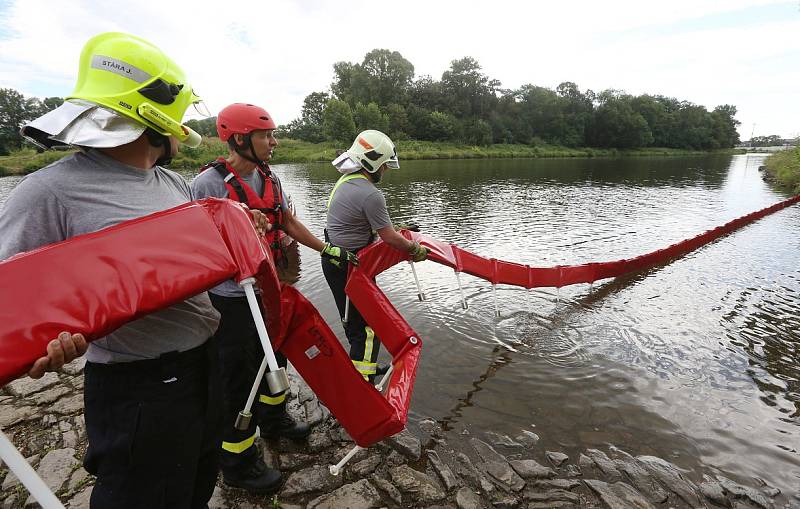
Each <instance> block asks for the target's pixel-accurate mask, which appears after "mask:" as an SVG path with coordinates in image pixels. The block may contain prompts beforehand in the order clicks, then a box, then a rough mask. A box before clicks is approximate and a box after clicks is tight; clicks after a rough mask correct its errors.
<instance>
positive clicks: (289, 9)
mask: <svg viewBox="0 0 800 509" xmlns="http://www.w3.org/2000/svg"><path fill="white" fill-rule="evenodd" d="M105 31H124V32H130V33H133V34H136V35H138V36H140V37H143V38H145V39H148V40H150V41H151V42H153V43H154V44H156V45H157V46H159V47H160V48H161V49H163V50H164V51H165V52H166V53H167V54H168V55H170V56H171V57H172V58H173V59H174V60H175V61H176V62H178V63H179V65H181V66H183V68H184V70H185V71H186V72H187V74H188V75H189V77H190V80H191V83H192V85H193V86H194V88H195V89H196V90H197V91H198V93H200V95H201V96H203V98H204V99H205V101H206V104H207V105H208V107H209V109H210V110H211V111H212V113H216V112H217V111H218V110H219V109H220V108H222V107H224V106H225V105H226V104H228V103H231V102H253V103H257V104H259V105H262V106H264V107H265V108H266V109H267V110H268V111H270V112H271V113H272V115H273V117H275V119H276V121H277V122H278V123H287V122H289V121H291V120H292V119H293V118H295V117H297V116H298V115H299V113H300V107H301V105H302V101H303V98H304V97H305V96H306V95H307V94H309V93H310V92H313V91H322V90H327V89H328V87H329V85H330V82H331V79H332V75H333V71H332V65H333V63H334V62H337V61H341V60H346V61H350V62H360V61H361V60H362V59H363V57H364V54H365V53H367V52H368V51H369V50H371V49H374V48H387V49H391V50H397V51H399V52H400V53H401V54H402V55H403V56H404V57H405V58H406V59H408V60H409V61H410V62H411V63H412V64H414V68H415V71H416V75H417V76H420V75H424V74H429V75H431V76H433V77H434V78H436V79H440V78H441V75H442V72H444V71H445V70H446V69H447V68H448V67H449V65H450V62H451V61H452V60H454V59H457V58H461V57H464V56H472V57H474V58H476V59H477V60H478V61H479V62H480V64H481V65H482V66H483V69H484V72H485V73H486V74H488V75H489V76H491V77H492V78H496V79H498V80H500V81H501V83H502V86H503V88H512V89H513V88H518V87H520V86H521V85H523V84H526V83H532V84H535V85H541V86H547V87H552V88H554V87H555V86H557V85H558V84H559V83H560V82H562V81H573V82H575V83H577V84H578V86H579V87H580V88H581V90H585V89H587V88H590V89H592V90H594V91H600V90H603V89H606V88H616V89H622V90H625V91H626V92H628V93H631V94H642V93H650V94H661V95H667V96H672V97H677V98H679V99H684V100H689V101H691V102H694V103H697V104H702V105H704V106H706V107H707V108H709V109H712V108H713V107H714V106H716V105H719V104H733V105H735V106H736V107H737V108H738V110H739V113H738V115H737V118H738V119H739V120H740V121H741V122H742V125H741V126H740V128H739V132H740V135H741V137H742V139H749V138H750V133H751V131H752V130H753V127H754V124H755V135H756V136H758V135H768V134H779V135H781V136H785V137H788V136H797V135H798V134H800V0H792V1H772V0H720V1H711V0H669V1H664V2H653V1H641V0H631V1H628V0H620V1H615V0H607V1H604V2H598V1H596V0H593V1H575V0H573V1H569V0H561V1H558V2H555V1H553V2H547V3H544V2H528V1H518V2H512V1H504V0H492V1H484V2H473V1H468V0H461V1H435V0H427V1H417V0H403V1H394V2H391V1H375V0H373V1H360V0H339V1H336V2H333V1H331V2H323V1H321V0H308V1H288V0H287V1H278V0H271V1H270V0H257V1H235V0H233V1H215V2H206V1H192V2H183V1H175V0H173V1H165V0H162V1H155V0H137V1H130V0H128V1H126V2H116V1H111V0H102V1H84V0H69V1H64V0H59V1H49V0H10V1H9V0H0V86H1V87H11V88H15V89H17V90H19V91H21V92H22V93H24V94H26V95H32V96H38V97H45V96H65V95H67V94H68V93H69V92H70V91H71V90H72V87H73V85H74V82H75V78H76V75H77V62H78V56H79V54H80V50H81V47H82V46H83V43H84V42H85V41H86V40H87V39H88V38H89V37H91V36H92V35H95V34H97V33H100V32H105Z"/></svg>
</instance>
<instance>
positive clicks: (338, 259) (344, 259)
mask: <svg viewBox="0 0 800 509" xmlns="http://www.w3.org/2000/svg"><path fill="white" fill-rule="evenodd" d="M319 255H320V256H321V257H323V258H327V259H328V261H329V262H331V263H332V264H333V265H334V267H338V268H340V269H341V268H342V267H346V266H347V264H348V263H350V264H353V265H358V256H356V254H355V253H353V252H351V251H348V250H347V249H344V248H341V247H339V246H334V245H333V244H331V243H330V242H326V243H325V247H323V248H322V251H320V253H319Z"/></svg>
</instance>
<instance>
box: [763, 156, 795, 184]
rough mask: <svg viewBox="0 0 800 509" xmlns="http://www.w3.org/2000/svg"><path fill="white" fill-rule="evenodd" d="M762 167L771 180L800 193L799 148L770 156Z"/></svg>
mask: <svg viewBox="0 0 800 509" xmlns="http://www.w3.org/2000/svg"><path fill="white" fill-rule="evenodd" d="M764 165H765V166H766V167H767V170H766V171H767V175H769V177H770V178H771V179H772V180H774V181H775V182H777V183H778V184H780V185H781V186H785V187H787V188H788V189H791V190H792V191H794V192H795V193H800V147H798V148H795V149H792V150H784V151H782V152H777V153H775V154H772V155H771V156H769V157H768V158H767V160H766V161H765V162H764Z"/></svg>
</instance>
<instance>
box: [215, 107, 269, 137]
mask: <svg viewBox="0 0 800 509" xmlns="http://www.w3.org/2000/svg"><path fill="white" fill-rule="evenodd" d="M275 127H276V126H275V122H274V121H273V120H272V115H270V114H269V113H267V110H265V109H264V108H259V107H258V106H256V105H254V104H245V103H233V104H231V105H230V106H226V107H225V108H223V109H222V111H220V112H219V115H217V134H219V139H220V140H222V141H228V138H230V137H231V136H233V135H234V134H249V133H251V132H253V131H257V130H258V129H275Z"/></svg>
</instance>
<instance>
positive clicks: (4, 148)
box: [0, 88, 64, 155]
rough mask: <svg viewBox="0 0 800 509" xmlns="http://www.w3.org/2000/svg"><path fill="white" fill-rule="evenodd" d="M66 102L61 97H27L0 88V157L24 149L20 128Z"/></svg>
mask: <svg viewBox="0 0 800 509" xmlns="http://www.w3.org/2000/svg"><path fill="white" fill-rule="evenodd" d="M63 102H64V99H62V98H60V97H48V98H46V99H37V98H36V97H25V96H24V95H22V94H21V93H19V92H17V91H16V90H14V89H13V88H0V155H8V154H9V152H11V151H12V150H18V149H20V148H22V143H23V141H24V138H23V137H22V136H21V135H20V134H19V130H20V128H22V126H23V125H24V124H25V123H26V122H29V121H31V120H33V119H35V118H37V117H39V116H41V115H44V114H45V113H47V112H48V111H50V110H53V109H55V108H58V107H59V106H61V104H62V103H63Z"/></svg>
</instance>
